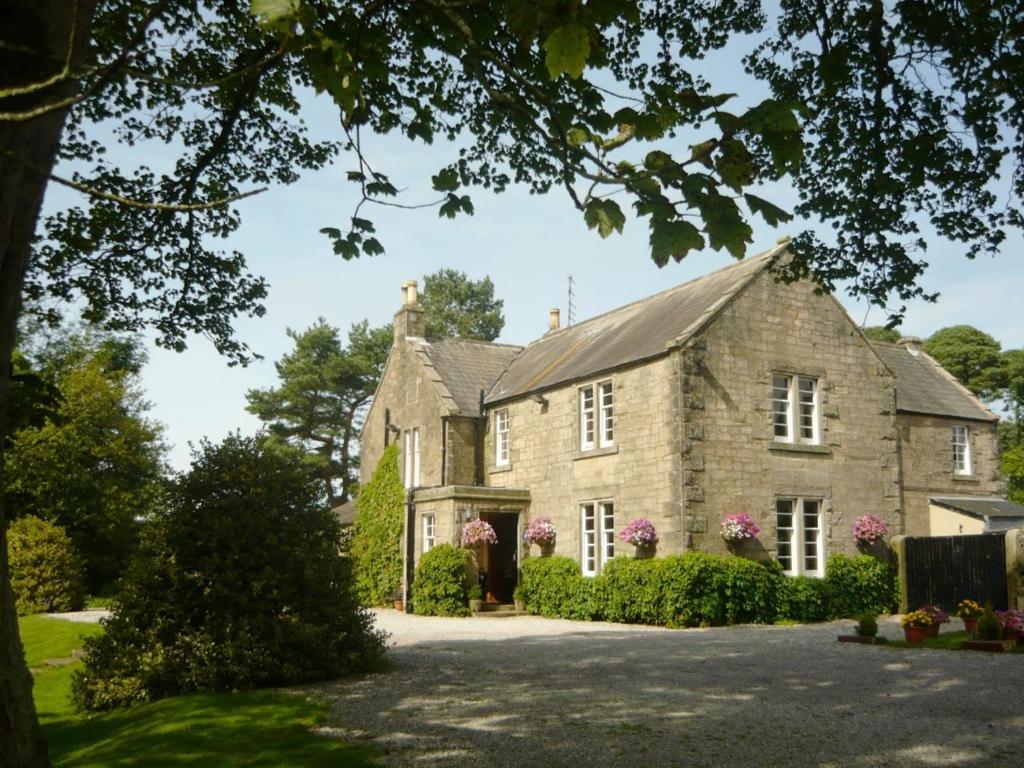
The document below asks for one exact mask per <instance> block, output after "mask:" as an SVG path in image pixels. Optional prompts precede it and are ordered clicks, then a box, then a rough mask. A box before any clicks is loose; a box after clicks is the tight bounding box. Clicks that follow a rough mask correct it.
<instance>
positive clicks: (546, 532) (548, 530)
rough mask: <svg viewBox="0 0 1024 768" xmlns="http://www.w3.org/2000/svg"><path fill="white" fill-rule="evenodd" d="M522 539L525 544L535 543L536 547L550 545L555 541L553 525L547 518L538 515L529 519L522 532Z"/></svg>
mask: <svg viewBox="0 0 1024 768" xmlns="http://www.w3.org/2000/svg"><path fill="white" fill-rule="evenodd" d="M523 540H524V541H525V542H526V543H527V544H536V545H537V546H538V547H550V546H551V545H552V544H554V543H555V525H554V523H552V522H551V520H550V519H549V518H546V517H538V518H536V519H534V520H531V521H530V524H529V525H528V526H526V532H525V533H524V534H523Z"/></svg>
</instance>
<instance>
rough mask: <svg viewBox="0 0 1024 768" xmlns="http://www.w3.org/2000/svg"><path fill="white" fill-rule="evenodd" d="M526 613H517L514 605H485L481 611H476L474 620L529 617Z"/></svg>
mask: <svg viewBox="0 0 1024 768" xmlns="http://www.w3.org/2000/svg"><path fill="white" fill-rule="evenodd" d="M528 615H529V614H528V613H527V612H526V611H517V610H516V607H515V604H513V603H484V605H483V607H482V608H481V609H480V610H479V611H474V612H473V616H474V618H476V617H479V618H483V619H508V618H512V617H514V616H528Z"/></svg>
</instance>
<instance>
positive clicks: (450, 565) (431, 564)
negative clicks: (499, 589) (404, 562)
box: [412, 544, 469, 616]
mask: <svg viewBox="0 0 1024 768" xmlns="http://www.w3.org/2000/svg"><path fill="white" fill-rule="evenodd" d="M468 560H469V552H467V551H466V550H464V549H460V548H458V547H453V546H452V545H451V544H441V545H439V546H436V547H434V548H433V549H432V550H430V551H429V552H426V553H425V554H424V555H423V556H422V557H421V558H420V562H419V565H417V566H416V578H415V580H414V581H413V584H412V608H413V612H414V613H416V614H417V615H418V616H469V608H468V606H467V601H468V599H469V590H468V587H467V576H466V563H467V561H468Z"/></svg>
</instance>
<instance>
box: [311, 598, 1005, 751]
mask: <svg viewBox="0 0 1024 768" xmlns="http://www.w3.org/2000/svg"><path fill="white" fill-rule="evenodd" d="M378 624H379V626H380V627H381V628H383V629H385V630H387V631H389V632H391V633H392V637H391V643H392V659H393V661H394V669H393V670H392V671H390V672H388V673H384V674H378V675H368V676H364V677H361V678H355V679H349V680H344V681H340V682H337V683H332V684H330V685H328V686H323V687H321V688H320V689H318V690H321V691H323V692H324V693H326V695H327V696H329V697H330V698H331V700H332V701H333V714H332V719H331V722H330V724H329V725H328V726H327V727H326V728H325V730H326V731H328V732H330V733H332V734H336V735H338V736H339V737H341V738H344V739H346V740H350V741H356V742H366V743H370V744H373V745H375V746H377V747H379V748H381V749H382V750H383V751H384V752H385V758H384V761H385V763H386V764H387V765H392V766H410V765H412V766H415V765H423V766H435V765H436V766H488V767H489V768H499V767H501V766H531V767H539V766H573V768H599V767H600V766H679V767H680V768H684V767H685V768H692V767H694V766H722V765H727V766H830V767H831V766H836V767H837V768H838V766H843V767H844V768H845V767H846V766H900V767H901V768H902V767H904V766H943V765H948V766H969V765H988V766H1020V765H1024V741H1022V739H1021V737H1022V736H1024V657H1022V656H1020V655H1003V654H984V653H970V652H961V653H952V652H948V651H928V650H914V651H904V650H897V649H892V648H884V647H871V646H859V645H848V644H839V643H837V642H836V640H835V637H836V635H837V634H839V633H840V632H841V631H843V632H844V633H845V631H846V630H847V629H848V628H850V627H851V626H852V622H848V621H847V622H833V623H831V624H818V625H811V626H795V627H755V626H742V627H728V628H717V629H691V630H666V629H659V628H653V627H634V626H624V625H620V624H604V623H581V622H569V621H553V620H547V619H540V618H535V617H517V618H473V619H437V618H421V617H414V616H406V615H403V614H398V613H396V612H394V611H380V612H379V614H378ZM880 626H881V632H882V634H885V635H887V636H888V637H890V638H893V639H895V638H897V637H899V636H901V633H900V629H899V626H898V625H897V624H896V623H895V620H892V619H888V620H882V621H880Z"/></svg>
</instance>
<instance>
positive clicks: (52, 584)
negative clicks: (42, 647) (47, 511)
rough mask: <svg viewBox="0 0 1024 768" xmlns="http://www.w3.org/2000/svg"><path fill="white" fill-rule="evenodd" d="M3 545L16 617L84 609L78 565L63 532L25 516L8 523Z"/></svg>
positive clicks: (81, 576) (79, 564)
mask: <svg viewBox="0 0 1024 768" xmlns="http://www.w3.org/2000/svg"><path fill="white" fill-rule="evenodd" d="M7 541H8V547H9V551H10V572H11V589H12V590H14V599H15V609H16V610H17V612H18V615H19V616H27V615H28V614H30V613H44V612H54V611H58V612H59V611H78V610H81V609H82V608H83V607H84V606H85V586H84V581H83V575H82V564H81V561H80V560H79V559H78V555H77V553H76V552H75V547H74V545H73V544H72V543H71V539H70V538H68V535H67V533H65V531H64V529H63V528H61V527H60V526H57V525H54V524H53V523H49V522H47V521H45V520H41V519H40V518H38V517H34V516H32V515H27V516H25V517H22V518H19V519H17V520H15V521H14V522H13V523H11V527H10V528H9V529H8V531H7Z"/></svg>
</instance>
